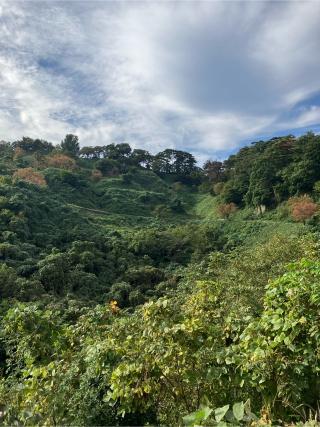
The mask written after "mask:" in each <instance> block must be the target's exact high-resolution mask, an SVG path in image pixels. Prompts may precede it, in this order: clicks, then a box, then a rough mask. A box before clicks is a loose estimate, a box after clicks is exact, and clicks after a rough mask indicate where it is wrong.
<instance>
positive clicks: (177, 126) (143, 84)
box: [0, 0, 320, 161]
mask: <svg viewBox="0 0 320 427" xmlns="http://www.w3.org/2000/svg"><path fill="white" fill-rule="evenodd" d="M319 22H320V1H308V2H303V1H287V2H282V1H281V2H280V1H267V2H264V1H248V2H240V1H235V2H232V1H222V2H219V1H203V2H202V1H195V2H193V1H187V0H185V1H133V0H131V1H127V2H126V1H120V0H119V1H97V2H96V1H93V0H90V1H71V0H70V1H67V2H65V1H53V0H52V1H49V2H46V1H34V2H33V1H17V2H16V1H14V0H0V140H8V141H13V140H15V139H18V138H21V137H22V136H30V137H34V138H35V137H37V138H42V139H46V140H48V141H52V142H54V143H59V142H60V141H61V139H62V138H63V137H64V135H65V134H67V133H74V134H76V135H78V136H79V139H80V143H81V145H82V146H83V145H106V144H109V143H112V142H115V143H119V142H128V143H130V145H131V146H133V147H138V148H144V149H147V150H150V151H151V152H152V153H156V152H158V151H160V150H163V149H165V148H176V149H179V150H186V151H190V152H192V153H193V154H194V155H195V156H196V157H197V158H198V160H199V161H203V160H204V159H206V158H211V159H222V158H225V157H226V156H228V155H229V154H230V153H233V152H234V151H236V150H237V149H238V148H239V147H241V146H243V145H245V144H248V143H250V142H252V141H256V140H259V139H266V138H270V137H273V136H276V135H286V134H289V133H293V134H296V135H299V134H302V133H304V132H305V131H308V130H314V131H315V132H319V131H320V54H319V52H320V25H319Z"/></svg>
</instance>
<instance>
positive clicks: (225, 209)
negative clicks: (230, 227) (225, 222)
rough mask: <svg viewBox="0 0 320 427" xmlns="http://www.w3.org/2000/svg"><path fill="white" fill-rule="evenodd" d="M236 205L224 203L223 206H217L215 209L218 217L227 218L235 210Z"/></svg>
mask: <svg viewBox="0 0 320 427" xmlns="http://www.w3.org/2000/svg"><path fill="white" fill-rule="evenodd" d="M237 209H238V208H237V205H236V204H234V203H225V204H223V205H219V206H218V208H217V211H218V214H219V216H221V218H229V216H230V215H231V214H232V213H234V212H235V211H236V210H237Z"/></svg>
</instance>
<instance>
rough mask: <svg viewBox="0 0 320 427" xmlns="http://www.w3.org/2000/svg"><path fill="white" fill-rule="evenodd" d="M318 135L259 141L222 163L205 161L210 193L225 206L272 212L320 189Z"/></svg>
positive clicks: (319, 147)
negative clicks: (259, 208)
mask: <svg viewBox="0 0 320 427" xmlns="http://www.w3.org/2000/svg"><path fill="white" fill-rule="evenodd" d="M319 165H320V135H315V134H314V133H312V132H309V133H307V134H305V135H303V136H301V137H299V138H296V137H294V136H292V135H288V136H285V137H279V138H272V139H271V140H269V141H258V142H255V143H253V144H252V145H251V146H248V147H244V148H242V149H240V150H239V152H238V153H237V154H234V155H231V156H230V157H229V158H228V159H227V160H225V161H224V162H219V161H208V162H206V163H205V165H204V172H205V174H206V176H207V178H208V183H210V190H211V191H212V192H213V193H214V194H216V195H220V197H221V199H222V200H223V201H224V202H225V203H235V204H236V205H238V206H255V207H257V206H260V205H265V206H266V207H269V208H272V207H275V206H276V205H277V204H279V203H281V202H282V201H284V200H287V199H288V198H289V197H292V196H297V195H303V194H306V193H307V194H311V193H313V194H316V195H318V193H319V189H320V168H319Z"/></svg>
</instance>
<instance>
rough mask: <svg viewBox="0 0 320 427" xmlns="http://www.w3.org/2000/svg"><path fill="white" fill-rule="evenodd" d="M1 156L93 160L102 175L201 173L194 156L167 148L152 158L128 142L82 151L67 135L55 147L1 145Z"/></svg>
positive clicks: (30, 142)
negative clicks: (133, 171)
mask: <svg viewBox="0 0 320 427" xmlns="http://www.w3.org/2000/svg"><path fill="white" fill-rule="evenodd" d="M1 153H2V155H5V154H7V155H16V156H23V155H28V154H29V155H30V154H37V155H40V156H41V155H43V156H45V155H49V154H59V153H61V154H65V155H67V156H70V157H72V158H74V159H90V160H94V161H96V169H97V170H98V171H100V172H101V173H102V174H103V175H116V174H119V173H125V172H127V171H128V169H129V168H130V167H141V168H145V169H148V170H152V171H154V172H155V173H157V174H172V175H178V176H181V177H183V176H190V175H192V174H194V175H196V173H197V172H199V171H200V168H198V167H197V166H196V163H197V162H196V159H195V158H194V156H193V155H192V154H190V153H188V152H186V151H180V150H173V149H166V150H164V151H161V152H159V153H157V154H156V155H152V154H150V153H149V151H147V150H142V149H132V148H131V146H130V145H129V144H127V143H120V144H109V145H101V146H96V147H82V148H80V145H79V140H78V137H77V136H76V135H72V134H68V135H66V137H65V138H64V139H63V141H62V142H61V144H59V145H56V146H54V145H53V144H52V143H50V142H48V141H45V140H42V139H32V138H29V137H23V138H22V139H21V140H17V141H14V142H12V143H6V142H2V144H1Z"/></svg>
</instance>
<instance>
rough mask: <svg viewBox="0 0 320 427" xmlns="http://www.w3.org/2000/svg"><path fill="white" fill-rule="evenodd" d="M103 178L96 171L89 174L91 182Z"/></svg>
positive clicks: (99, 172)
mask: <svg viewBox="0 0 320 427" xmlns="http://www.w3.org/2000/svg"><path fill="white" fill-rule="evenodd" d="M102 177H103V175H102V173H101V171H99V170H98V169H94V170H93V171H92V173H91V179H92V181H100V179H101V178H102Z"/></svg>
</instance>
